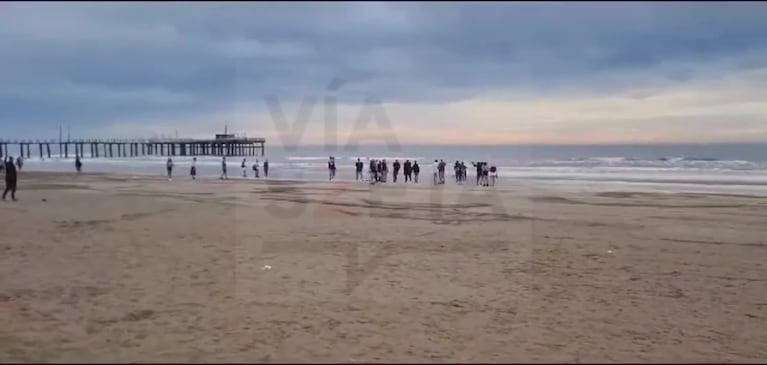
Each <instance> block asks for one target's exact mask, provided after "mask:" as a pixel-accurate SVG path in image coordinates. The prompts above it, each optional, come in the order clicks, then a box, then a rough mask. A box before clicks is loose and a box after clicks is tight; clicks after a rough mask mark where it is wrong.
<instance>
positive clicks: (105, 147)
mask: <svg viewBox="0 0 767 365" xmlns="http://www.w3.org/2000/svg"><path fill="white" fill-rule="evenodd" d="M265 144H266V140H265V139H263V138H246V137H235V136H234V135H230V134H220V135H216V138H214V139H190V138H162V139H73V140H67V141H61V140H2V139H0V157H5V156H9V155H14V156H22V157H24V158H27V159H28V158H30V157H32V152H36V153H35V155H38V154H39V156H40V158H41V159H43V158H46V157H47V158H51V157H52V156H57V157H59V158H69V156H70V155H71V156H73V157H80V158H85V157H86V155H85V152H88V155H87V156H88V157H90V158H114V157H121V158H127V157H139V156H169V157H170V156H258V155H261V156H263V155H264V153H265V149H266V147H265ZM51 146H54V152H53V154H52V153H51ZM55 147H58V150H56V149H55ZM16 152H18V153H16Z"/></svg>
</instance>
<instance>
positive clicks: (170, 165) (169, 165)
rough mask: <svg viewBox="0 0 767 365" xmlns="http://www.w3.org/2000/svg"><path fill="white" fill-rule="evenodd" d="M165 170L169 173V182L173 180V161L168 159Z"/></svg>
mask: <svg viewBox="0 0 767 365" xmlns="http://www.w3.org/2000/svg"><path fill="white" fill-rule="evenodd" d="M165 169H166V170H167V171H168V181H171V180H173V160H171V159H170V157H168V161H167V162H165Z"/></svg>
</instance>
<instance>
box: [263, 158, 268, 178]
mask: <svg viewBox="0 0 767 365" xmlns="http://www.w3.org/2000/svg"><path fill="white" fill-rule="evenodd" d="M264 177H269V160H264Z"/></svg>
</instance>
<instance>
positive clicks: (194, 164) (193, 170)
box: [189, 157, 197, 180]
mask: <svg viewBox="0 0 767 365" xmlns="http://www.w3.org/2000/svg"><path fill="white" fill-rule="evenodd" d="M189 175H192V180H196V179H197V157H194V158H192V168H190V169H189Z"/></svg>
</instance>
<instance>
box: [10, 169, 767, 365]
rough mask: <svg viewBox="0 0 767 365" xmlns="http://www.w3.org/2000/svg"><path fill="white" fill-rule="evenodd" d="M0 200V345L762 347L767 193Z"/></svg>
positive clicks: (225, 193) (189, 350) (232, 191)
mask: <svg viewBox="0 0 767 365" xmlns="http://www.w3.org/2000/svg"><path fill="white" fill-rule="evenodd" d="M18 197H19V199H20V201H19V202H16V203H11V202H1V203H0V220H2V224H0V253H1V254H0V321H1V322H2V323H3V325H2V326H0V361H2V362H14V361H18V362H75V361H83V362H107V361H117V362H127V361H132V362H213V361H218V362H662V361H670V362H750V363H764V362H765V361H767V341H765V339H767V266H766V265H767V261H765V258H767V241H765V239H767V225H765V222H767V198H766V197H756V196H748V195H724V194H719V195H717V194H687V193H675V194H661V193H632V192H630V191H624V192H616V191H610V192H595V193H579V194H576V193H567V192H561V191H555V190H544V189H532V188H529V187H528V188H522V187H520V186H515V185H514V184H510V185H509V186H504V187H496V188H494V189H482V188H479V187H476V186H474V185H473V184H470V185H468V186H456V185H455V184H450V183H449V184H448V185H446V186H442V187H437V188H432V187H428V185H426V184H422V185H421V186H419V187H412V186H409V187H405V186H404V185H403V184H398V185H397V186H393V185H392V184H388V185H384V186H370V185H368V184H366V183H347V182H337V183H310V182H289V181H263V180H260V181H256V180H248V181H243V180H241V179H232V180H230V181H219V180H214V179H208V180H197V181H191V180H189V179H188V178H186V177H184V178H181V179H178V180H175V181H167V180H164V179H162V178H153V177H130V176H117V175H106V174H93V175H82V176H76V175H73V174H64V173H31V172H23V173H21V175H20V182H19V191H18Z"/></svg>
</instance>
